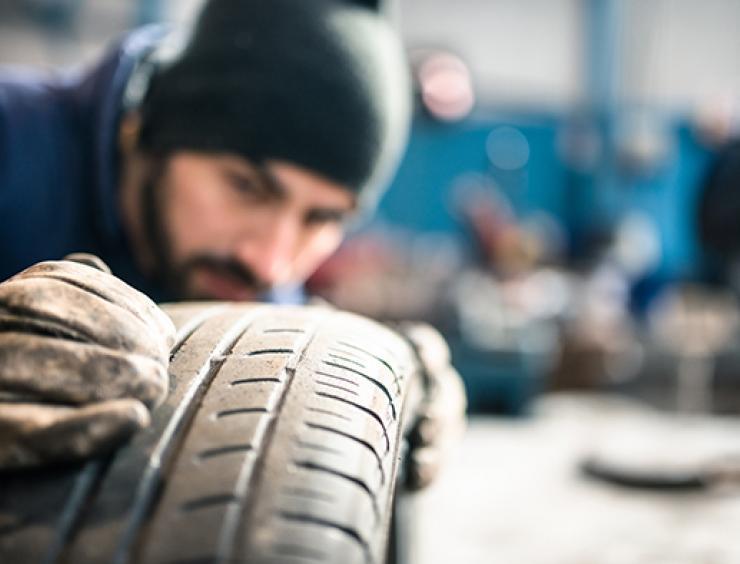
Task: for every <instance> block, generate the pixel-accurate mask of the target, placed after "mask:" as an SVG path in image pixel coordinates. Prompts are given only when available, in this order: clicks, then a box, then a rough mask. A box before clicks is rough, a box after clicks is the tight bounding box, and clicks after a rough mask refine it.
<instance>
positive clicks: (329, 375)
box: [316, 370, 360, 388]
mask: <svg viewBox="0 0 740 564" xmlns="http://www.w3.org/2000/svg"><path fill="white" fill-rule="evenodd" d="M316 375H317V376H326V377H327V378H333V379H334V380H341V381H342V382H347V383H348V384H352V385H353V386H357V387H358V388H359V387H360V383H359V382H355V381H354V380H352V379H351V378H345V377H343V376H337V375H336V374H329V373H328V372H323V371H321V370H317V371H316Z"/></svg>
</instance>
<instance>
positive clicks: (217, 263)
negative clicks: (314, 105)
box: [181, 255, 271, 293]
mask: <svg viewBox="0 0 740 564" xmlns="http://www.w3.org/2000/svg"><path fill="white" fill-rule="evenodd" d="M198 268H204V269H207V270H210V271H212V272H214V273H216V274H217V275H223V276H226V277H229V278H232V279H234V280H236V281H237V282H239V283H241V284H242V285H244V286H245V287H246V288H249V289H251V290H254V291H256V292H258V293H263V292H266V291H267V290H269V289H270V287H271V285H270V284H268V283H267V282H265V281H263V280H260V279H259V278H258V277H257V275H256V274H255V273H254V272H253V271H252V269H251V268H249V266H247V265H245V264H243V263H241V262H239V261H237V260H235V259H233V258H224V257H217V256H213V255H197V256H194V257H191V258H190V259H188V260H187V261H185V263H184V264H183V265H182V267H181V272H183V273H187V272H192V271H193V270H196V269H198Z"/></svg>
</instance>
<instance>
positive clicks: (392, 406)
mask: <svg viewBox="0 0 740 564" xmlns="http://www.w3.org/2000/svg"><path fill="white" fill-rule="evenodd" d="M322 362H323V363H324V364H326V365H328V366H333V367H335V368H340V369H342V370H348V371H349V372H352V373H353V374H357V375H358V376H362V377H363V378H365V379H366V380H369V381H370V382H372V383H373V384H375V386H377V387H378V388H379V389H380V390H381V391H382V392H383V393H384V394H385V397H387V398H388V402H389V403H390V406H391V412H392V414H393V419H394V420H395V419H397V417H398V416H397V415H396V404H395V403H394V402H393V397H392V396H391V393H390V391H389V390H388V388H386V387H385V385H384V384H383V383H382V382H381V381H380V380H376V379H375V378H373V377H371V376H368V375H367V374H364V373H363V372H360V371H359V370H357V369H356V368H352V367H351V366H344V365H342V364H338V363H336V362H328V361H326V360H323V361H322Z"/></svg>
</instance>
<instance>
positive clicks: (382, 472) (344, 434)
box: [306, 422, 385, 484]
mask: <svg viewBox="0 0 740 564" xmlns="http://www.w3.org/2000/svg"><path fill="white" fill-rule="evenodd" d="M306 425H307V426H308V427H310V428H311V429H319V430H321V431H326V432H328V433H334V434H335V435H340V436H342V437H346V438H348V439H351V440H353V441H355V442H356V443H359V444H361V445H362V446H363V447H365V448H366V449H368V450H369V451H370V452H371V453H372V454H373V456H374V457H375V461H376V462H377V463H378V470H380V483H381V484H385V470H384V469H383V461H382V460H381V458H380V455H379V454H378V451H376V450H375V447H374V446H373V445H372V444H370V443H369V442H367V441H366V440H365V439H361V438H360V437H356V436H355V435H352V434H350V433H347V432H345V431H342V430H340V429H335V428H334V427H328V426H327V425H320V424H319V423H311V422H306Z"/></svg>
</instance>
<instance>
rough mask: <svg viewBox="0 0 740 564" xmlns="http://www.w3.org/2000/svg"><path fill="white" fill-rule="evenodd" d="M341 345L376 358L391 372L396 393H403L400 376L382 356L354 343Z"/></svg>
mask: <svg viewBox="0 0 740 564" xmlns="http://www.w3.org/2000/svg"><path fill="white" fill-rule="evenodd" d="M339 344H340V345H344V346H345V347H349V348H351V349H355V350H356V351H360V352H362V353H365V354H366V355H367V356H369V357H370V358H374V359H375V360H377V361H378V362H380V363H381V364H382V365H384V366H385V367H386V368H387V369H388V370H390V372H391V374H392V375H393V380H394V381H395V382H396V391H397V393H399V394H400V393H401V380H400V378H399V377H398V374H396V371H395V370H394V369H393V367H392V366H391V364H390V363H389V362H388V361H387V360H385V359H384V358H382V357H380V356H378V355H376V354H373V353H371V352H368V351H366V350H365V349H363V348H362V347H358V346H357V345H353V344H352V343H348V342H346V341H339Z"/></svg>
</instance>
